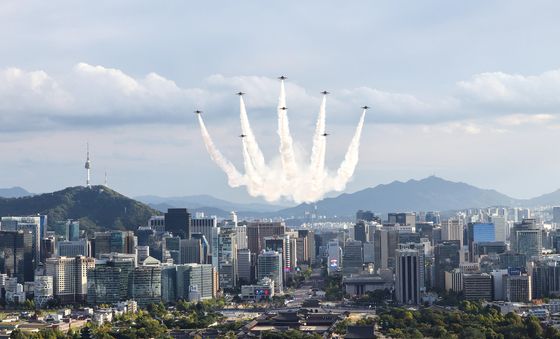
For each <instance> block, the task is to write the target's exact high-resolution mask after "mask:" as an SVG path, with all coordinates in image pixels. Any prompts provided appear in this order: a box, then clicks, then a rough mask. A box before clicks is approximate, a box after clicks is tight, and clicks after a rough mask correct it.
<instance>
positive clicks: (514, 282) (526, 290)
mask: <svg viewBox="0 0 560 339" xmlns="http://www.w3.org/2000/svg"><path fill="white" fill-rule="evenodd" d="M503 284H504V297H505V300H506V301H509V302H525V303H526V302H530V301H531V299H532V296H531V277H530V276H528V275H527V274H522V273H521V272H519V271H517V272H515V273H512V272H510V274H508V275H505V276H504V278H503Z"/></svg>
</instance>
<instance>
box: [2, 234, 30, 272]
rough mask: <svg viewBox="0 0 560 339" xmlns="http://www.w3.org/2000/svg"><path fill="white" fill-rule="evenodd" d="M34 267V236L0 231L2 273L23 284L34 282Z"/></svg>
mask: <svg viewBox="0 0 560 339" xmlns="http://www.w3.org/2000/svg"><path fill="white" fill-rule="evenodd" d="M34 266H35V257H34V256H33V234H32V233H31V232H29V231H0V273H4V274H7V275H8V276H9V277H15V278H17V281H18V282H19V283H23V282H25V281H32V280H33V276H34Z"/></svg>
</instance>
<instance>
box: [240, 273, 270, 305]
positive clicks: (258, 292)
mask: <svg viewBox="0 0 560 339" xmlns="http://www.w3.org/2000/svg"><path fill="white" fill-rule="evenodd" d="M273 297H274V280H272V279H270V278H263V279H262V280H261V281H259V282H258V283H257V284H255V285H242V286H241V299H242V300H244V301H253V302H260V301H263V300H272V298H273Z"/></svg>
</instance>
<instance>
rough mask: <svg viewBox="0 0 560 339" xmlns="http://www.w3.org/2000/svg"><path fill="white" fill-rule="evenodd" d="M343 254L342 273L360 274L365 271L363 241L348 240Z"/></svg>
mask: <svg viewBox="0 0 560 339" xmlns="http://www.w3.org/2000/svg"><path fill="white" fill-rule="evenodd" d="M343 252H344V255H343V259H342V271H343V272H344V273H359V272H360V271H362V270H363V265H364V253H363V249H362V242H361V241H359V240H347V241H346V244H345V245H344V250H343Z"/></svg>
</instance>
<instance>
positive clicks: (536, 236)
mask: <svg viewBox="0 0 560 339" xmlns="http://www.w3.org/2000/svg"><path fill="white" fill-rule="evenodd" d="M510 243H511V248H512V250H513V251H515V252H517V253H521V254H525V255H526V256H527V260H529V259H531V258H533V257H538V256H540V255H541V251H542V230H541V228H540V227H539V226H538V225H537V224H536V221H535V219H523V221H522V222H520V223H515V225H514V226H513V229H512V231H511V239H510Z"/></svg>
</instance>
